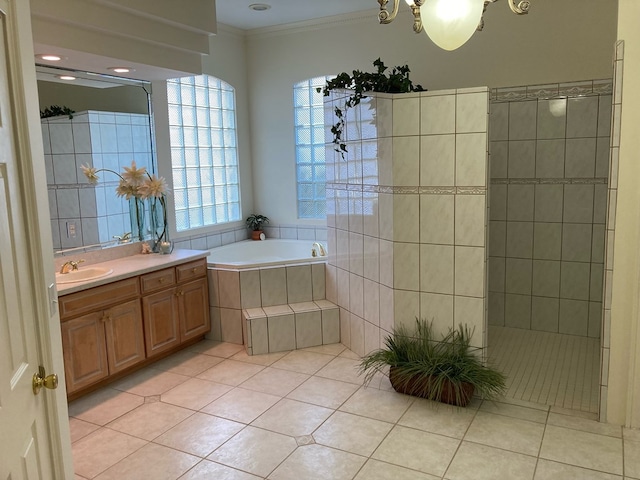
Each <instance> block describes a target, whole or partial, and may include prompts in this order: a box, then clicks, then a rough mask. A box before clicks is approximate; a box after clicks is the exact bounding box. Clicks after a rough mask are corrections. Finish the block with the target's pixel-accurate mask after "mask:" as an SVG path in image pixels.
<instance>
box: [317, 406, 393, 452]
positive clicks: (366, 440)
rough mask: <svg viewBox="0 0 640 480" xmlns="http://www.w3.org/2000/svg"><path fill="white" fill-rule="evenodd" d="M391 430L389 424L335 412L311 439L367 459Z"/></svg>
mask: <svg viewBox="0 0 640 480" xmlns="http://www.w3.org/2000/svg"><path fill="white" fill-rule="evenodd" d="M392 428H393V424H391V423H387V422H381V421H379V420H373V419H371V418H365V417H360V416H358V415H352V414H350V413H343V412H335V413H334V414H333V415H331V417H330V418H329V419H328V420H327V421H326V422H324V423H323V424H322V425H321V426H320V428H318V429H317V430H316V431H315V432H314V433H313V438H314V439H315V441H316V443H319V444H321V445H326V446H328V447H333V448H337V449H340V450H345V451H347V452H350V453H355V454H357V455H365V456H367V457H368V456H370V455H371V454H372V453H373V452H374V450H375V449H376V448H378V445H380V443H381V442H382V440H384V438H385V437H386V435H387V434H388V433H389V432H390V431H391V429H392Z"/></svg>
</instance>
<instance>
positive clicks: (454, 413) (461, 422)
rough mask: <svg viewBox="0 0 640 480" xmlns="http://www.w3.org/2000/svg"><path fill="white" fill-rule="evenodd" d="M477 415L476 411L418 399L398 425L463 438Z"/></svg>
mask: <svg viewBox="0 0 640 480" xmlns="http://www.w3.org/2000/svg"><path fill="white" fill-rule="evenodd" d="M475 415H476V410H475V409H467V408H460V407H453V406H451V405H445V404H442V403H438V402H431V401H429V400H423V399H420V398H418V399H416V400H414V402H413V403H412V404H411V406H410V407H409V409H408V410H407V411H406V412H405V414H404V415H403V416H402V417H401V418H400V420H398V425H404V426H405V427H411V428H417V429H419V430H424V431H425V432H431V433H438V434H440V435H446V436H447V437H454V438H462V437H464V434H465V433H466V432H467V429H468V428H469V425H471V422H472V421H473V418H474V417H475Z"/></svg>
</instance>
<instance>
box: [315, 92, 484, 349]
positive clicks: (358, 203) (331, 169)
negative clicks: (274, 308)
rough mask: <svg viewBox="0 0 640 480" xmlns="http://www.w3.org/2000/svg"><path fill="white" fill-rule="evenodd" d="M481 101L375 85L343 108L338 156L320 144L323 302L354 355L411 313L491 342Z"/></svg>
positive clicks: (477, 96) (409, 320)
mask: <svg viewBox="0 0 640 480" xmlns="http://www.w3.org/2000/svg"><path fill="white" fill-rule="evenodd" d="M340 102H341V100H340V95H339V94H336V96H335V97H333V98H330V99H329V100H328V101H327V103H325V124H326V125H332V124H333V123H334V118H333V108H334V105H341V103H340ZM488 103H489V93H488V90H487V89H486V88H484V87H481V88H473V89H463V90H447V91H435V92H421V93H408V94H396V95H388V94H374V95H372V96H371V97H368V98H366V99H364V100H363V101H362V103H361V104H360V105H359V106H358V107H357V108H354V109H350V110H349V111H348V113H347V122H348V124H347V129H346V132H345V133H346V140H347V149H348V151H347V154H346V155H345V158H342V157H341V156H340V154H338V153H336V152H335V151H334V149H333V144H332V143H327V147H326V152H327V153H326V163H327V242H328V245H329V260H328V266H327V299H328V300H330V301H332V302H334V303H336V304H338V306H339V307H340V328H341V335H340V338H341V342H342V343H343V344H344V345H346V346H348V347H349V348H350V349H351V350H352V351H353V352H355V353H357V354H358V355H363V354H365V353H367V352H370V351H372V350H374V349H377V348H379V347H380V346H381V345H382V343H383V342H384V338H385V337H386V335H387V334H388V333H389V332H391V331H392V329H393V327H394V325H400V324H402V323H404V324H407V325H412V324H413V322H414V320H415V318H416V317H420V318H424V319H427V320H433V323H434V326H435V328H436V330H437V331H438V332H446V331H447V330H448V329H449V328H451V327H454V326H455V325H457V324H459V323H464V324H467V325H468V326H469V327H471V328H474V329H475V334H474V338H473V341H472V343H473V345H474V346H477V347H484V346H485V345H486V340H485V338H486V322H485V311H486V310H485V309H486V301H485V296H486V293H485V292H486V286H485V285H486V259H487V251H486V248H485V245H486V242H485V238H486V212H487V204H486V189H487V170H488V169H487V143H488V139H487V127H488V108H489V105H488ZM326 138H327V142H329V141H330V140H331V138H332V136H331V133H330V132H327V133H326Z"/></svg>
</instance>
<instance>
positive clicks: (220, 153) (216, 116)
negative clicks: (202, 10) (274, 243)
mask: <svg viewBox="0 0 640 480" xmlns="http://www.w3.org/2000/svg"><path fill="white" fill-rule="evenodd" d="M167 97H168V104H169V131H170V142H171V164H172V173H173V197H174V199H175V209H176V229H177V231H178V232H180V231H184V230H189V229H192V228H199V227H206V226H209V225H217V224H220V223H226V222H232V221H237V220H240V180H239V175H238V151H237V137H236V110H235V89H234V88H233V87H232V86H231V85H229V84H228V83H226V82H223V81H222V80H220V79H218V78H215V77H211V76H209V75H200V76H197V77H184V78H174V79H171V80H167Z"/></svg>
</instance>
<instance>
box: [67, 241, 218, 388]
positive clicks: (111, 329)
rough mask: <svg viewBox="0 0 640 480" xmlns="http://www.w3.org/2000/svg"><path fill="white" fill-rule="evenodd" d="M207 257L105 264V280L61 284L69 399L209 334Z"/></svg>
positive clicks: (184, 254)
mask: <svg viewBox="0 0 640 480" xmlns="http://www.w3.org/2000/svg"><path fill="white" fill-rule="evenodd" d="M206 255H207V252H199V251H198V252H196V251H189V250H178V251H176V252H174V253H172V254H171V255H134V256H131V257H125V258H121V259H117V260H112V261H109V262H104V263H103V264H101V266H104V268H109V269H113V273H112V274H111V275H110V276H108V277H102V278H100V279H99V280H96V281H85V282H80V283H69V284H58V295H59V296H58V302H59V308H60V322H61V331H62V346H63V353H64V365H65V378H66V386H67V395H68V398H69V399H70V400H72V399H74V398H77V397H79V396H81V395H83V394H85V393H88V392H89V391H91V390H94V389H95V388H96V387H98V386H101V385H103V384H105V383H108V382H110V381H113V380H115V379H117V378H120V377H122V376H124V375H126V374H127V373H130V372H132V371H134V370H136V369H138V368H141V367H143V366H145V365H148V364H150V363H152V362H154V361H156V360H158V359H160V358H163V357H164V356H166V355H168V354H171V353H173V352H175V351H177V350H180V349H182V348H184V347H187V346H189V345H191V344H193V343H195V342H197V341H199V340H200V339H202V338H203V337H204V335H205V334H206V333H207V332H209V330H210V328H211V327H210V319H209V290H208V285H207V263H206ZM81 268H82V267H81Z"/></svg>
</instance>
